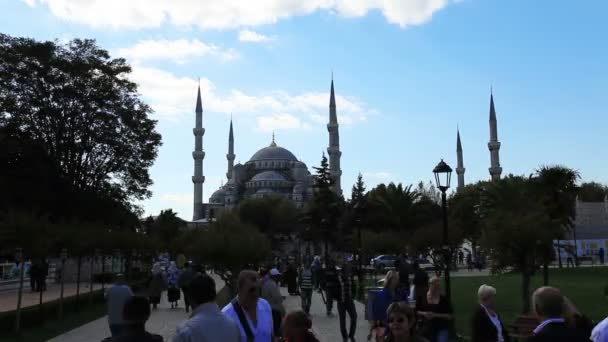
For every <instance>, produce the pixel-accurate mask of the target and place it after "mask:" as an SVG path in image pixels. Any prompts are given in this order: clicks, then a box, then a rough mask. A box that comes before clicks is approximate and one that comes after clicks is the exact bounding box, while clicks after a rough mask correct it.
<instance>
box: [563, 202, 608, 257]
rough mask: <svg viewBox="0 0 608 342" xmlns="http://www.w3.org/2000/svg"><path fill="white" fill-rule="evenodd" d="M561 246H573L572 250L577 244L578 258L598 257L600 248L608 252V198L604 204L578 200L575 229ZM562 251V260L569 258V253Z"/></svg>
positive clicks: (567, 235)
mask: <svg viewBox="0 0 608 342" xmlns="http://www.w3.org/2000/svg"><path fill="white" fill-rule="evenodd" d="M556 242H557V241H556ZM559 244H560V245H561V246H571V247H572V248H571V249H572V250H574V248H573V246H575V244H576V250H577V255H578V256H597V255H598V252H599V249H600V248H604V251H605V252H608V197H606V198H604V201H602V202H583V201H580V200H579V199H578V198H577V199H576V219H575V221H574V228H573V229H572V230H571V231H570V232H568V233H567V234H566V236H565V239H564V240H560V241H559ZM560 249H561V256H562V258H565V257H568V253H567V251H565V250H564V248H563V247H562V248H560Z"/></svg>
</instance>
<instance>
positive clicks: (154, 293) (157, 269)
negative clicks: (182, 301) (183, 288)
mask: <svg viewBox="0 0 608 342" xmlns="http://www.w3.org/2000/svg"><path fill="white" fill-rule="evenodd" d="M166 288H167V280H166V279H165V276H164V274H163V270H162V267H161V265H160V263H155V264H154V266H152V275H151V276H150V279H149V281H148V297H149V298H150V304H152V308H153V309H157V308H158V304H160V297H161V295H162V293H163V291H164V290H165V289H166Z"/></svg>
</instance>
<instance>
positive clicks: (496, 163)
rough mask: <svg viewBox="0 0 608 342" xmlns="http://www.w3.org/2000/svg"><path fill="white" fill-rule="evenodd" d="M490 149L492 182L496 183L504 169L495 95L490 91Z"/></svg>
mask: <svg viewBox="0 0 608 342" xmlns="http://www.w3.org/2000/svg"><path fill="white" fill-rule="evenodd" d="M488 149H490V162H491V164H490V169H489V171H490V175H491V176H492V180H493V181H496V180H499V179H500V174H501V173H502V167H500V158H499V156H498V151H499V150H500V142H499V141H498V124H497V122H496V110H494V95H493V94H492V91H490V142H489V143H488Z"/></svg>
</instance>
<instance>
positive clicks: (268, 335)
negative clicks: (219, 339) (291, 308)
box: [222, 298, 273, 342]
mask: <svg viewBox="0 0 608 342" xmlns="http://www.w3.org/2000/svg"><path fill="white" fill-rule="evenodd" d="M222 312H223V313H224V315H226V316H228V317H230V318H232V320H233V321H234V322H236V324H237V325H238V326H239V328H240V330H241V342H247V334H246V333H245V329H243V326H242V325H241V321H240V320H239V316H238V315H237V313H236V311H235V310H234V307H233V306H232V303H228V305H226V306H224V308H223V309H222ZM243 313H244V314H245V318H246V319H247V324H249V328H250V329H251V332H252V333H253V336H254V339H253V341H254V342H271V341H272V336H273V332H272V329H273V324H272V309H271V308H270V304H268V302H267V301H266V300H265V299H263V298H259V299H258V304H257V307H256V314H257V320H258V325H257V326H255V327H254V326H253V323H252V322H251V318H250V317H249V314H248V313H247V310H244V309H243Z"/></svg>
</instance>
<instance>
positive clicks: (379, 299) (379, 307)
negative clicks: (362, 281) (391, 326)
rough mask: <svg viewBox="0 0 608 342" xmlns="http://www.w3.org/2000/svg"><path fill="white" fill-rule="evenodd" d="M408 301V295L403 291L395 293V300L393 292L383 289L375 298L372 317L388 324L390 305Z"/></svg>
mask: <svg viewBox="0 0 608 342" xmlns="http://www.w3.org/2000/svg"><path fill="white" fill-rule="evenodd" d="M402 301H407V293H404V292H402V291H398V290H397V291H396V292H395V298H393V296H392V295H391V291H390V290H389V289H387V288H384V289H382V291H380V292H379V293H378V294H377V295H376V298H374V302H373V303H372V315H373V316H372V317H373V319H374V320H375V321H383V322H386V320H387V317H386V310H387V309H388V307H389V305H391V304H392V303H394V302H402Z"/></svg>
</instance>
